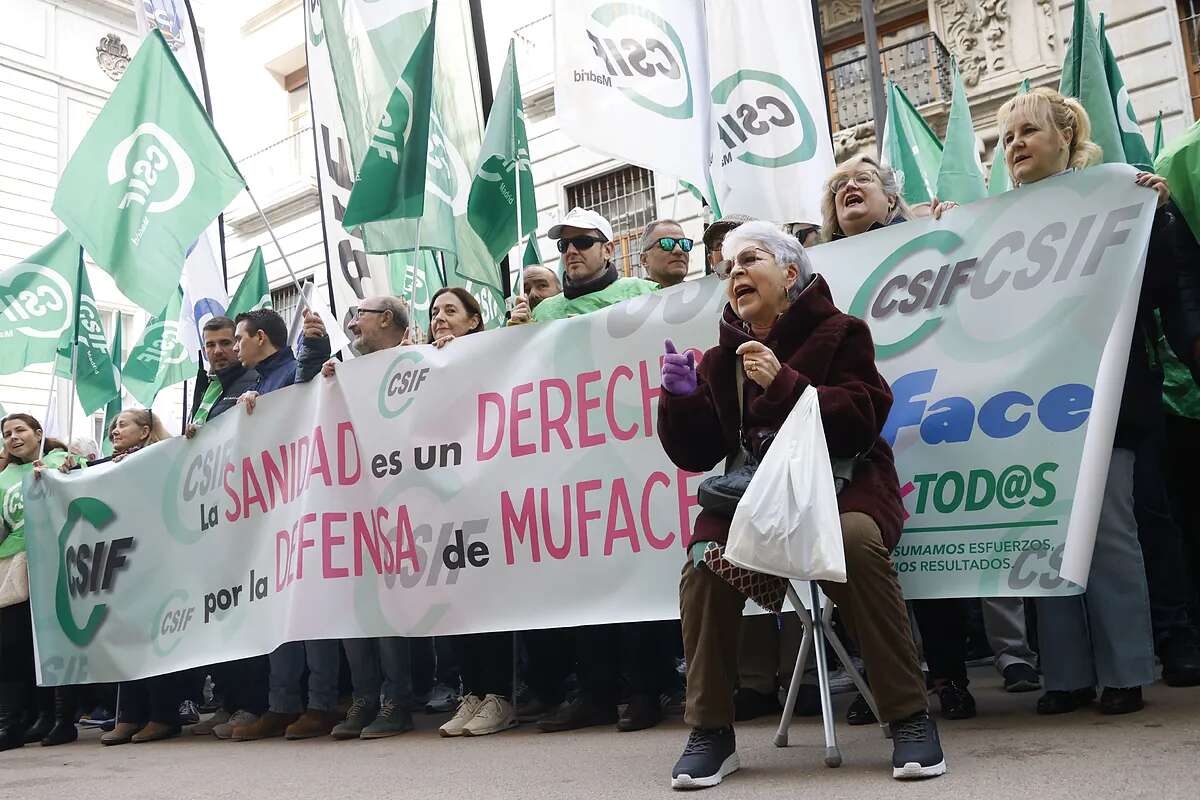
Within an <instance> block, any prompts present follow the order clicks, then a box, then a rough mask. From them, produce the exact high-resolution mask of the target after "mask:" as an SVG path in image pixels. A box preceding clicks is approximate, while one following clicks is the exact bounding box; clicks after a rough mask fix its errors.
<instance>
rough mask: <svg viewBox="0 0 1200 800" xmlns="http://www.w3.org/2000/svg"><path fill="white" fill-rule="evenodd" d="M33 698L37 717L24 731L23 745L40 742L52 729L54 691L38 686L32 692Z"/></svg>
mask: <svg viewBox="0 0 1200 800" xmlns="http://www.w3.org/2000/svg"><path fill="white" fill-rule="evenodd" d="M33 697H34V703H35V705H36V707H37V717H36V718H34V720H33V724H32V725H30V726H29V727H28V728H26V729H25V744H33V743H34V742H40V741H41V740H42V739H43V738H45V736H46V734H47V733H49V732H50V729H51V728H53V727H54V690H53V689H51V688H48V687H45V686H39V687H38V688H36V689H34V690H33Z"/></svg>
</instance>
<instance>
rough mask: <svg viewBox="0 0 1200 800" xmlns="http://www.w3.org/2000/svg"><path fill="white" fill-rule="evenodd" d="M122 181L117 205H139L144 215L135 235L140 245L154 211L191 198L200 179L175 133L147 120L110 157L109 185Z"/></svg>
mask: <svg viewBox="0 0 1200 800" xmlns="http://www.w3.org/2000/svg"><path fill="white" fill-rule="evenodd" d="M172 168H173V169H172ZM172 173H173V174H172ZM122 181H124V184H125V192H124V194H123V195H122V197H121V201H120V203H118V204H117V208H119V209H129V208H132V207H134V206H137V207H139V208H140V209H141V213H142V215H143V219H142V222H141V224H139V225H138V227H137V232H136V234H135V235H134V237H133V244H134V245H135V246H136V245H137V244H139V243H140V241H141V236H142V234H143V233H144V232H145V230H146V226H147V225H148V224H149V215H150V214H161V213H163V212H165V211H170V210H171V209H173V208H175V207H176V206H178V205H180V204H181V203H183V201H184V200H186V199H187V196H188V194H189V193H190V192H191V191H192V188H193V186H195V183H196V167H195V165H193V164H192V159H191V158H190V157H189V156H188V154H187V152H186V151H185V150H184V149H183V147H181V146H180V144H179V142H178V141H176V139H175V137H174V136H172V135H171V134H169V133H167V131H165V130H164V129H163V128H161V127H160V126H158V125H156V124H154V123H153V122H143V123H142V124H141V125H138V126H137V127H136V128H134V129H133V132H132V133H131V134H129V135H128V136H126V137H125V138H124V139H122V140H121V141H120V142H118V143H117V146H116V147H114V148H113V151H112V155H110V156H109V158H108V183H109V185H110V186H111V185H114V184H118V183H121V182H122Z"/></svg>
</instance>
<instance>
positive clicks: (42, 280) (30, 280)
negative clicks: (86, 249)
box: [0, 231, 79, 375]
mask: <svg viewBox="0 0 1200 800" xmlns="http://www.w3.org/2000/svg"><path fill="white" fill-rule="evenodd" d="M78 275H79V242H77V241H75V239H74V238H73V237H72V236H71V234H70V233H69V232H67V231H63V232H62V233H60V234H59V235H58V236H56V237H55V238H54V240H53V241H52V242H50V244H48V245H46V246H45V247H43V248H42V249H41V250H38V251H37V252H36V253H34V254H33V255H31V256H30V257H29V258H27V259H25V260H24V261H20V262H18V263H16V264H14V265H12V266H11V267H9V268H8V269H6V270H4V272H0V375H11V374H13V373H16V372H20V371H22V370H23V369H25V368H26V367H28V366H29V365H30V364H45V363H49V362H51V361H53V360H54V356H55V353H56V352H57V350H58V344H59V341H60V340H61V339H62V338H63V336H68V337H69V336H70V335H71V331H72V330H73V328H74V325H75V284H76V282H77V280H78Z"/></svg>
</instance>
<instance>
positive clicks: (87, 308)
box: [78, 294, 108, 350]
mask: <svg viewBox="0 0 1200 800" xmlns="http://www.w3.org/2000/svg"><path fill="white" fill-rule="evenodd" d="M78 341H79V344H81V345H83V346H84V347H86V348H89V349H91V350H107V349H108V340H107V339H105V338H104V326H103V325H102V324H101V322H100V311H99V310H98V309H97V308H96V301H95V300H93V299H92V298H91V297H88V296H87V295H86V294H85V295H83V297H82V298H81V299H80V302H79V340H78Z"/></svg>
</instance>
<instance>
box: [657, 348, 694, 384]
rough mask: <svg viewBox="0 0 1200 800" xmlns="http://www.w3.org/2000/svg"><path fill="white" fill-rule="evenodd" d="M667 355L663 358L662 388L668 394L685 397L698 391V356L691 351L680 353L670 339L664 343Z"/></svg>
mask: <svg viewBox="0 0 1200 800" xmlns="http://www.w3.org/2000/svg"><path fill="white" fill-rule="evenodd" d="M664 346H665V347H666V348H667V354H666V355H665V356H663V365H662V388H664V389H666V390H667V393H668V394H673V395H676V396H678V397H685V396H687V395H689V394H691V393H692V392H694V391H696V354H695V353H693V352H692V351H691V350H689V351H687V353H679V352H677V351H676V350H675V343H674V342H672V341H671V340H670V339H667V341H666V342H665V343H664Z"/></svg>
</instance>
